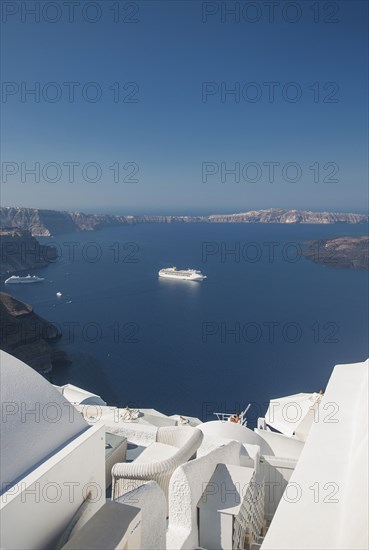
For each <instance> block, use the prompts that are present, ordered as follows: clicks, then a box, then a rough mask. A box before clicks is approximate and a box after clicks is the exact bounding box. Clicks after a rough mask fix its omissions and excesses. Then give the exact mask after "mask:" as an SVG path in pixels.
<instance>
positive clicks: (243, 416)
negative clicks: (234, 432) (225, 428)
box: [213, 403, 251, 426]
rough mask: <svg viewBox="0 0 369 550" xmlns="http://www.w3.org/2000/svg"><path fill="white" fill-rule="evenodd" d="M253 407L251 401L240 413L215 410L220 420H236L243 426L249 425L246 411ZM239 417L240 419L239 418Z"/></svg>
mask: <svg viewBox="0 0 369 550" xmlns="http://www.w3.org/2000/svg"><path fill="white" fill-rule="evenodd" d="M250 407H251V403H249V404H248V405H247V407H246V409H245V410H244V411H242V412H241V413H240V414H238V413H222V412H214V413H213V414H215V416H216V417H217V419H218V420H219V421H220V422H236V423H237V424H241V426H247V418H246V413H247V411H248V410H249V408H250ZM237 417H238V419H237Z"/></svg>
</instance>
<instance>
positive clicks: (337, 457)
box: [262, 361, 369, 550]
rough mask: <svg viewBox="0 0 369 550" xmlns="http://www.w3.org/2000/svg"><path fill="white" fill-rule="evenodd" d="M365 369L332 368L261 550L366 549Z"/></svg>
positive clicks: (367, 366) (359, 365)
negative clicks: (317, 412)
mask: <svg viewBox="0 0 369 550" xmlns="http://www.w3.org/2000/svg"><path fill="white" fill-rule="evenodd" d="M368 369H369V361H366V362H365V363H355V364H351V365H337V366H336V367H335V368H334V371H333V374H332V376H331V378H330V380H329V383H328V386H327V389H326V393H325V395H324V397H323V399H322V401H321V404H320V407H319V418H318V421H317V422H314V423H313V425H312V428H311V431H310V433H309V437H308V438H307V440H306V443H305V447H304V449H303V451H302V453H301V456H300V459H299V461H298V463H297V466H296V469H295V471H294V473H293V474H292V477H291V480H290V483H289V485H288V489H286V491H285V493H284V495H283V498H282V500H281V502H280V505H279V506H278V508H277V511H276V514H275V516H274V519H273V521H272V523H271V526H270V528H269V530H268V533H267V534H266V537H265V540H264V542H263V544H262V549H263V550H288V549H291V550H299V549H300V550H302V549H303V550H308V549H316V550H324V549H327V550H328V549H330V550H333V549H334V550H343V549H345V550H347V549H348V548H350V550H367V549H368V485H367V483H368Z"/></svg>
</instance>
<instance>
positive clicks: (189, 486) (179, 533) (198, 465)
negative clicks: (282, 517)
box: [167, 441, 241, 550]
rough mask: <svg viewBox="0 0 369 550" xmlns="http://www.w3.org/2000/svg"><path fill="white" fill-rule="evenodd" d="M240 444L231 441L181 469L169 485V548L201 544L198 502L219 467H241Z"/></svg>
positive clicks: (176, 471) (173, 476) (180, 467)
mask: <svg viewBox="0 0 369 550" xmlns="http://www.w3.org/2000/svg"><path fill="white" fill-rule="evenodd" d="M240 453H241V444H240V443H238V442H237V441H231V442H230V443H228V444H227V445H224V446H222V447H218V448H217V449H214V450H212V451H211V452H210V453H209V454H207V455H204V456H202V457H201V458H197V459H195V460H191V461H189V462H186V464H183V465H182V466H179V468H177V469H176V470H175V472H174V473H173V475H172V477H171V480H170V484H169V526H168V533H167V548H168V549H170V550H176V549H181V548H195V547H196V545H197V544H198V526H197V503H198V501H199V500H200V498H201V496H202V494H203V492H204V491H205V489H206V485H207V483H208V482H209V481H210V479H211V476H212V475H213V473H214V471H215V468H216V466H217V464H221V463H222V464H235V465H236V466H239V465H240Z"/></svg>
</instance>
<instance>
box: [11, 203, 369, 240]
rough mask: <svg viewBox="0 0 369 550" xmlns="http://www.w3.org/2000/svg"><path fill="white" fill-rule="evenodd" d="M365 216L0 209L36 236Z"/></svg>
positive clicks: (360, 217) (350, 219)
mask: <svg viewBox="0 0 369 550" xmlns="http://www.w3.org/2000/svg"><path fill="white" fill-rule="evenodd" d="M368 221H369V217H368V216H367V215H365V214H352V213H340V212H312V211H309V210H286V209H281V208H270V209H268V210H253V211H249V212H243V213H239V214H219V215H211V216H113V215H111V214H100V215H97V214H84V213H82V212H59V211H56V210H39V209H32V208H4V207H3V208H0V227H19V228H21V229H26V230H28V231H30V232H31V233H32V235H34V236H50V235H58V234H61V233H70V232H76V231H94V230H96V229H102V228H104V227H111V226H116V225H127V224H134V223H306V224H307V223H311V224H332V223H355V224H356V223H368Z"/></svg>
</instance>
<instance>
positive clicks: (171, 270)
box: [159, 267, 206, 281]
mask: <svg viewBox="0 0 369 550" xmlns="http://www.w3.org/2000/svg"><path fill="white" fill-rule="evenodd" d="M159 277H166V278H167V279H180V280H182V281H203V280H204V279H206V275H203V274H202V273H201V271H197V270H196V269H177V268H176V267H166V268H164V269H161V270H160V271H159Z"/></svg>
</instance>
